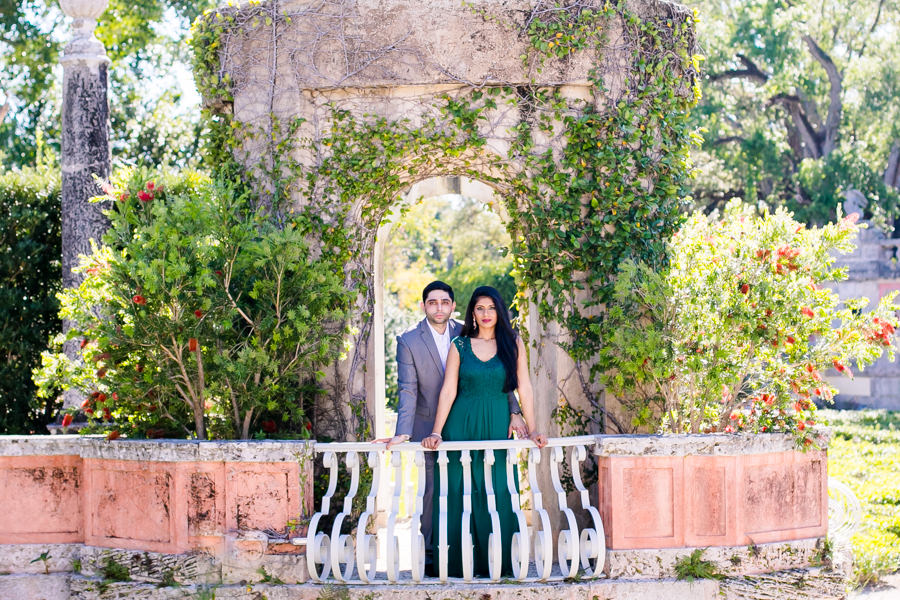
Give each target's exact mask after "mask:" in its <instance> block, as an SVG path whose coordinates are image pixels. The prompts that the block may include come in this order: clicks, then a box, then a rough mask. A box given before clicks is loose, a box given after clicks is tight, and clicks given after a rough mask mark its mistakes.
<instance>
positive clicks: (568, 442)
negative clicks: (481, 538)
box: [293, 436, 606, 583]
mask: <svg viewBox="0 0 900 600" xmlns="http://www.w3.org/2000/svg"><path fill="white" fill-rule="evenodd" d="M596 442H597V438H596V437H594V436H580V437H568V438H553V439H550V440H548V443H547V446H546V447H545V449H544V450H543V451H541V450H539V449H538V448H537V447H535V445H534V443H532V442H530V441H525V440H523V441H520V440H502V441H471V442H443V443H442V444H441V445H440V447H439V448H438V449H437V450H436V451H435V452H437V453H438V457H437V461H436V465H435V469H437V470H439V472H440V475H441V477H440V481H441V486H440V489H436V490H435V491H434V494H435V495H437V496H438V498H439V500H438V507H437V508H438V514H439V519H438V523H437V527H436V529H435V531H434V532H433V533H432V535H433V536H434V537H435V539H436V540H437V541H438V544H437V548H436V553H435V557H434V560H435V561H436V566H437V569H438V577H437V578H425V576H424V565H425V540H424V537H423V536H422V534H421V532H420V530H419V522H420V520H421V516H422V509H423V504H422V499H423V495H424V491H425V452H432V451H431V450H427V449H425V448H423V447H422V446H421V445H420V444H418V443H410V442H407V443H403V444H398V445H396V446H394V447H393V448H391V450H390V451H387V450H385V445H384V444H372V443H356V442H348V443H316V444H315V453H316V455H317V456H318V455H321V456H322V462H323V466H324V467H325V469H327V470H328V489H327V491H326V492H325V495H324V496H323V497H322V503H321V506H320V508H319V511H318V512H316V513H315V514H314V515H313V517H312V520H311V521H310V524H309V531H308V533H307V535H306V537H303V538H295V539H294V540H293V542H294V543H295V544H303V545H306V561H307V567H308V570H309V575H310V577H311V578H312V580H313V581H317V582H324V581H333V580H336V581H339V582H343V583H378V582H386V583H395V582H403V581H408V582H409V583H418V582H428V581H433V582H445V581H447V580H448V579H452V578H448V576H447V548H448V545H447V528H448V527H452V526H453V524H450V523H448V522H447V521H448V519H447V464H448V462H449V459H448V456H447V452H449V451H460V462H461V463H462V468H463V518H462V523H461V524H460V525H459V526H460V527H461V533H462V553H463V554H462V561H463V578H462V580H464V581H471V580H472V579H473V577H474V558H473V544H472V538H471V532H470V531H469V523H470V519H469V515H470V514H471V510H472V496H471V490H472V469H473V468H479V467H481V465H473V464H472V454H471V453H472V451H475V450H499V451H505V452H506V461H505V462H506V481H507V489H506V490H495V489H493V479H492V477H491V476H490V473H491V469H492V468H493V463H494V460H495V453H494V452H484V457H485V460H484V465H483V468H484V470H485V488H486V490H485V491H486V495H487V504H488V506H487V508H488V511H489V514H490V515H491V523H492V533H491V534H490V536H489V542H488V564H489V570H490V579H491V580H494V581H496V580H498V579H500V576H501V573H500V569H501V560H502V548H501V540H500V518H499V515H498V513H497V510H496V509H497V494H503V493H508V494H509V495H510V500H511V503H512V509H513V513H514V515H515V518H516V521H517V522H518V532H517V533H515V534H513V538H512V548H511V557H512V566H513V574H514V578H515V579H517V580H520V581H547V580H554V579H564V578H569V577H575V576H577V575H578V574H579V571H580V572H581V575H582V576H586V577H596V576H599V575H600V574H601V572H602V570H603V565H604V560H605V555H606V543H605V538H604V531H603V522H602V520H601V519H600V513H599V512H598V511H597V509H596V508H595V507H593V506H591V503H590V499H589V496H588V491H587V489H586V488H585V487H584V485H583V484H582V481H581V463H582V462H583V461H584V460H585V459H586V458H587V456H588V454H587V452H588V450H590V451H593V449H594V445H595V444H596ZM521 452H525V453H527V461H528V469H527V471H528V482H529V487H530V497H531V498H530V499H531V517H532V521H533V527H528V525H527V519H526V514H525V510H523V503H522V501H521V498H520V493H519V491H518V490H517V487H516V484H517V482H516V479H515V470H514V466H515V465H517V464H518V462H519V456H520V453H521ZM567 452H568V455H569V457H568V460H569V461H570V462H569V464H570V470H571V477H572V481H573V484H574V488H575V490H574V491H576V492H577V502H578V504H579V506H577V507H576V509H575V510H578V511H580V512H583V514H584V515H586V516H587V518H588V525H587V526H586V527H584V528H583V529H581V530H580V531H579V528H578V522H577V520H576V518H575V511H574V510H573V509H572V508H571V507H569V506H568V503H567V498H566V496H567V492H566V490H565V489H564V487H563V484H562V481H561V476H560V470H561V469H562V468H563V466H564V463H565V462H566V453H567ZM497 454H500V453H499V452H498V453H497ZM339 455H344V460H343V462H344V465H345V468H346V469H347V471H348V473H349V475H350V485H349V489H348V491H347V493H346V495H345V496H344V498H343V506H342V507H341V511H340V512H339V513H338V514H337V516H336V517H335V519H334V521H333V524H332V525H331V529H330V531H323V530H322V528H321V525H320V523H321V522H322V519H323V517H324V516H325V515H328V514H329V512H330V511H331V503H332V502H333V501H336V500H335V498H334V496H335V492H336V489H337V482H338V473H339V469H340V466H339V463H340V460H339ZM360 455H363V456H364V457H365V460H366V461H367V463H368V466H369V467H370V468H371V469H372V486H371V488H370V490H369V493H368V495H367V496H366V499H365V509H364V510H363V512H362V514H361V515H360V516H359V519H358V520H357V522H356V523H355V524H353V523H351V524H350V525H351V528H350V529H351V533H349V534H346V533H341V530H342V528H344V524H345V521H347V520H348V519H349V518H350V517H351V513H352V509H353V503H354V499H355V498H356V496H357V493H358V492H359V483H360V466H361V464H360ZM384 458H388V459H389V462H390V465H389V466H387V463H386V461H384ZM404 458H405V459H406V460H404ZM542 460H549V471H550V480H551V484H552V487H553V491H552V494H548V495H549V496H550V498H551V499H550V500H548V502H553V501H554V500H555V502H556V507H557V508H558V510H559V516H560V519H559V522H560V523H561V524H560V526H559V527H558V528H557V529H558V531H557V532H556V534H557V535H556V537H555V538H554V536H553V533H554V532H553V527H552V525H551V521H550V515H549V514H548V511H547V509H546V508H545V505H544V503H545V499H544V494H543V493H542V491H541V489H540V485H539V481H538V465H539V464H540V463H541V462H542ZM404 464H405V465H407V467H409V466H411V465H415V469H414V471H415V474H414V475H413V474H411V471H412V470H413V469H410V468H406V469H405V468H404ZM386 470H387V472H386ZM391 474H392V476H393V486H392V489H387V488H388V484H389V479H390V477H389V475H391ZM410 483H412V486H410ZM404 491H406V493H407V495H408V496H407V497H404ZM411 492H412V493H411ZM387 493H391V505H390V512H389V514H388V516H387V522H386V527H385V528H384V530H383V531H381V532H379V535H380V536H381V537H383V538H384V539H380V540H379V539H378V536H376V535H375V534H373V533H371V531H372V530H373V529H374V528H375V525H376V523H375V521H376V516H377V515H376V500H377V498H378V497H379V495H380V494H387ZM409 496H411V497H409ZM554 496H555V498H554ZM401 504H405V507H406V510H405V511H401ZM401 512H403V513H405V514H406V516H408V519H409V520H408V523H407V522H406V520H405V519H403V518H402V515H401ZM401 520H402V521H404V526H403V527H401V526H400V521H401ZM406 525H408V529H406V527H405V526H406ZM554 540H555V541H556V547H557V553H556V561H555V562H556V567H557V568H554V557H553V546H554V543H553V542H554ZM379 541H380V542H382V544H379ZM401 546H406V547H405V548H404V549H405V550H408V553H409V569H408V574H407V571H406V570H405V569H404V570H402V571H401V560H400V558H401ZM380 547H383V548H384V550H383V551H382V552H379V548H380ZM380 563H381V564H383V569H382V568H379V564H380Z"/></svg>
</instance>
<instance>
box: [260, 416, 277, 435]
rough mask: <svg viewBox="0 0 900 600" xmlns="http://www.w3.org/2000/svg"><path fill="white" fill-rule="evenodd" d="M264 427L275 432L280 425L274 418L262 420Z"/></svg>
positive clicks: (266, 430) (267, 431)
mask: <svg viewBox="0 0 900 600" xmlns="http://www.w3.org/2000/svg"><path fill="white" fill-rule="evenodd" d="M262 429H263V431H265V432H266V433H275V432H276V431H278V425H277V424H276V423H275V421H273V420H272V419H266V420H265V421H263V422H262Z"/></svg>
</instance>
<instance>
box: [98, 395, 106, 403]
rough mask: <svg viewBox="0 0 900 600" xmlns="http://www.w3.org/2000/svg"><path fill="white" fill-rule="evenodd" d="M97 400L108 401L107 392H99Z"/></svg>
mask: <svg viewBox="0 0 900 600" xmlns="http://www.w3.org/2000/svg"><path fill="white" fill-rule="evenodd" d="M97 402H106V394H103V393H100V394H97Z"/></svg>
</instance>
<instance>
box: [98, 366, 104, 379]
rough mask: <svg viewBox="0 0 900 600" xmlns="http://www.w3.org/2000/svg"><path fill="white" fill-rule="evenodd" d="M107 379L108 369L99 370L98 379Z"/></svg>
mask: <svg viewBox="0 0 900 600" xmlns="http://www.w3.org/2000/svg"><path fill="white" fill-rule="evenodd" d="M104 377H106V369H103V368H101V369H97V379H103V378H104Z"/></svg>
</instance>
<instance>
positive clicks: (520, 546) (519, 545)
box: [506, 448, 529, 579]
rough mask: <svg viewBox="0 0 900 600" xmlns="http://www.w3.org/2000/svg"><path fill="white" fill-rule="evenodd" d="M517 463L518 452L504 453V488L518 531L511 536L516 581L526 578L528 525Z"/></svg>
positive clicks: (513, 450)
mask: <svg viewBox="0 0 900 600" xmlns="http://www.w3.org/2000/svg"><path fill="white" fill-rule="evenodd" d="M518 463H519V452H518V451H517V450H516V449H515V448H510V449H509V450H507V451H506V486H507V488H508V489H509V499H510V502H511V503H512V510H513V514H515V515H516V521H517V522H518V524H519V531H518V532H516V533H514V534H513V536H512V547H511V548H510V555H511V557H512V567H513V574H514V575H515V577H516V578H517V579H525V578H526V577H528V547H529V543H528V542H529V540H528V523H527V522H526V521H525V513H523V512H522V502H521V499H520V498H519V486H518V481H516V469H515V467H516V465H517V464H518Z"/></svg>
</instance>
